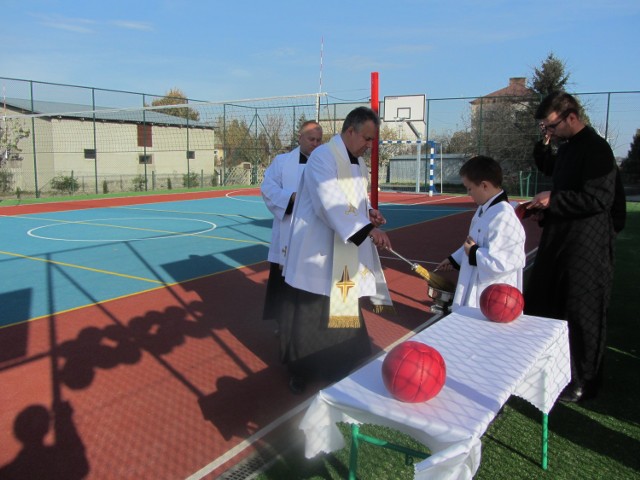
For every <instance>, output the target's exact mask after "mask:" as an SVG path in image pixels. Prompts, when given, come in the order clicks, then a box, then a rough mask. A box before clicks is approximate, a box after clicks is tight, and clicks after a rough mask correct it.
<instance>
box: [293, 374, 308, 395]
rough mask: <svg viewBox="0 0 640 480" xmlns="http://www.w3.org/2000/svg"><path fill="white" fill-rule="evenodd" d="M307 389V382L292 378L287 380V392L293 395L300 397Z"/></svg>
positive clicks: (302, 379) (299, 378)
mask: <svg viewBox="0 0 640 480" xmlns="http://www.w3.org/2000/svg"><path fill="white" fill-rule="evenodd" d="M306 387H307V382H306V381H305V380H304V378H302V377H296V376H292V377H291V378H290V379H289V390H291V393H294V394H295V395H300V394H301V393H302V392H304V389H305V388H306Z"/></svg>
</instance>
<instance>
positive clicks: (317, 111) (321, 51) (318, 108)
mask: <svg viewBox="0 0 640 480" xmlns="http://www.w3.org/2000/svg"><path fill="white" fill-rule="evenodd" d="M323 51H324V35H323V36H322V37H320V85H319V88H318V96H317V97H316V122H318V123H319V122H320V95H322V55H323Z"/></svg>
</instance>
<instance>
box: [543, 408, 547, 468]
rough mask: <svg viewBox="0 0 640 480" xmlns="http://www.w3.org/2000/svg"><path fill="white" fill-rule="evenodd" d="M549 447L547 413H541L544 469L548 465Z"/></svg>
mask: <svg viewBox="0 0 640 480" xmlns="http://www.w3.org/2000/svg"><path fill="white" fill-rule="evenodd" d="M548 448H549V415H548V414H546V413H543V414H542V469H543V470H546V469H547V465H548Z"/></svg>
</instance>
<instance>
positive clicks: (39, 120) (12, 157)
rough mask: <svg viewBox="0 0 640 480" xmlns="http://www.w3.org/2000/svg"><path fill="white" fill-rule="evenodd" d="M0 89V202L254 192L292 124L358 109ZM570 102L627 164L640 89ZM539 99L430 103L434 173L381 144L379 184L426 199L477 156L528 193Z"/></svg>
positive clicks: (284, 100) (293, 139) (307, 100)
mask: <svg viewBox="0 0 640 480" xmlns="http://www.w3.org/2000/svg"><path fill="white" fill-rule="evenodd" d="M0 82H1V83H2V87H3V99H2V101H3V116H2V122H1V123H0V154H1V155H2V156H1V158H0V161H1V166H0V195H2V196H5V197H9V196H16V195H17V196H24V197H27V196H51V195H63V194H64V195H67V194H71V193H75V194H78V193H81V194H107V193H113V192H133V191H145V190H172V189H183V188H207V187H211V186H216V185H256V186H257V185H259V184H260V183H261V181H262V178H263V174H264V170H265V168H266V167H267V166H268V164H269V162H270V161H271V159H272V158H273V157H274V156H275V155H276V154H278V153H281V152H284V151H287V150H290V149H291V148H293V147H294V146H295V145H296V143H297V130H298V128H299V126H300V124H301V123H302V122H304V121H305V120H311V119H318V120H319V121H320V122H321V124H322V126H323V129H324V134H325V139H328V138H329V137H330V136H332V135H333V134H335V133H338V132H339V131H340V129H341V127H342V122H343V120H344V118H345V117H346V115H347V113H348V112H349V111H351V110H352V109H353V108H355V107H356V106H360V105H366V103H362V102H352V103H345V102H341V103H332V102H329V100H328V98H329V97H328V96H327V95H325V94H309V95H297V96H288V97H273V98H264V99H252V100H239V101H227V102H205V101H201V100H192V99H188V100H187V99H177V100H180V102H179V104H177V105H164V104H162V103H163V102H162V100H167V99H166V98H164V97H162V96H157V95H149V94H144V93H135V92H126V91H117V90H106V89H98V88H89V87H81V86H72V85H61V84H53V83H46V82H36V81H28V80H21V79H11V78H1V77H0ZM578 97H579V98H580V100H581V101H582V103H583V105H584V107H585V111H586V112H587V114H588V116H589V119H590V122H591V124H592V125H593V126H594V127H595V128H596V129H597V130H598V131H599V132H600V133H601V134H602V135H603V136H605V137H606V138H607V139H608V140H609V142H610V143H611V145H612V147H613V148H614V151H615V152H616V154H617V156H619V157H623V156H626V153H627V151H628V147H629V145H630V143H631V141H632V139H633V135H634V133H635V132H636V129H637V128H638V127H639V126H640V125H638V123H640V92H608V93H591V94H579V95H578ZM537 102H539V98H536V97H478V98H446V99H428V100H427V105H426V107H427V108H426V118H425V123H424V124H422V125H420V126H419V129H418V130H421V131H423V132H424V134H423V135H422V139H421V141H422V142H426V141H430V142H432V143H434V144H435V152H434V154H435V155H434V157H435V162H434V164H435V165H434V168H433V170H431V169H430V167H429V163H430V162H429V159H428V153H429V151H428V149H427V148H423V149H422V150H421V159H420V160H418V157H417V150H418V147H417V144H415V143H414V144H404V145H386V144H384V142H383V143H381V145H380V156H379V168H378V173H379V185H380V186H381V187H382V188H389V189H404V190H413V189H416V190H418V191H427V189H428V185H429V179H430V175H431V174H434V177H433V179H434V183H435V185H436V191H443V192H457V191H460V182H459V179H458V178H457V169H458V168H459V164H460V162H461V161H463V160H464V159H465V158H468V156H470V155H472V154H477V153H481V154H486V155H490V156H493V157H494V158H496V159H497V160H498V161H500V163H501V164H502V166H503V170H504V171H505V179H506V183H507V185H508V188H509V190H510V191H511V192H513V193H518V194H522V195H530V194H532V193H534V192H535V191H536V190H537V189H538V188H539V187H540V185H541V183H542V182H543V181H544V179H541V178H539V177H538V176H537V173H536V172H535V169H534V168H533V161H532V157H531V151H532V145H533V143H534V142H535V141H536V140H537V139H538V138H539V131H538V129H537V127H536V123H535V122H534V120H533V118H532V115H531V112H532V109H534V108H535V106H536V104H537ZM173 103H176V102H173ZM383 111H384V104H383V103H381V112H383ZM389 127H390V128H389ZM399 127H401V126H400V125H397V124H391V125H390V126H383V128H382V129H381V133H380V139H381V141H385V140H390V139H396V140H405V139H408V140H416V139H415V136H413V134H412V133H411V131H410V130H408V129H403V128H399ZM412 136H413V138H411V137H412ZM389 137H391V138H389ZM403 137H406V138H403ZM419 141H420V140H419ZM411 159H414V160H413V161H412V160H411ZM399 169H402V172H403V173H402V174H400V173H399V172H400V170H399ZM412 169H413V174H412V173H411V170H412Z"/></svg>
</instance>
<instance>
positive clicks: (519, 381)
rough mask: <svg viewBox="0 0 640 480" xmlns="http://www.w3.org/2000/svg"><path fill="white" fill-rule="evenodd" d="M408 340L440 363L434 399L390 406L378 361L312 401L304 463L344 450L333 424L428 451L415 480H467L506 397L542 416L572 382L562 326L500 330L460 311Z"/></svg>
mask: <svg viewBox="0 0 640 480" xmlns="http://www.w3.org/2000/svg"><path fill="white" fill-rule="evenodd" d="M411 340H414V341H419V342H423V343H425V344H427V345H430V346H432V347H434V348H436V349H437V350H438V351H439V352H440V354H441V355H442V356H443V358H444V360H445V362H446V367H447V380H446V383H445V386H444V387H443V389H442V390H441V391H440V393H439V394H438V395H437V396H436V397H434V398H432V399H431V400H429V401H427V402H424V403H403V402H400V401H398V400H395V399H394V398H393V397H392V396H391V395H390V394H389V392H388V391H387V389H386V388H385V386H384V384H383V381H382V375H381V368H382V361H383V359H384V356H380V357H378V358H376V359H375V360H373V361H371V362H370V363H368V364H367V365H365V366H364V367H362V368H360V369H359V370H357V371H356V372H354V373H352V374H351V375H350V376H349V377H347V378H345V379H343V380H341V381H340V382H338V383H336V384H335V385H332V386H330V387H328V388H326V389H324V390H321V391H320V392H319V393H318V394H317V395H316V397H315V398H314V400H313V402H312V403H311V405H310V406H309V408H308V410H307V412H306V414H305V416H304V418H303V419H302V422H301V424H300V428H301V429H302V430H304V432H305V436H306V445H305V454H306V456H307V458H311V457H314V456H315V455H317V454H318V453H321V452H331V451H335V450H339V449H341V448H342V447H344V445H345V444H344V438H343V437H342V435H341V433H340V431H339V430H338V428H337V426H336V423H337V422H348V423H354V422H355V423H370V424H377V425H385V426H389V427H392V428H395V429H397V430H399V431H401V432H404V433H406V434H408V435H411V436H412V437H413V438H415V439H416V440H418V441H419V442H421V443H423V444H424V445H425V446H427V447H428V448H429V450H430V451H431V452H432V455H431V456H430V457H429V458H427V459H426V460H423V461H422V462H420V463H418V464H416V475H415V478H417V479H422V478H429V479H440V478H442V479H444V478H447V479H451V478H456V479H457V478H471V477H472V476H473V474H474V473H475V472H476V470H477V469H478V467H479V465H480V445H481V443H480V437H481V436H482V435H483V434H484V432H485V430H486V429H487V427H488V426H489V423H490V422H491V421H492V420H493V418H494V417H495V416H496V414H497V413H498V411H499V410H500V408H501V407H502V406H503V405H504V403H505V402H506V401H507V400H508V398H509V396H511V395H517V396H519V397H522V398H524V399H525V400H527V401H529V402H530V403H531V404H533V405H534V406H535V407H536V408H538V409H539V410H540V411H542V412H544V413H549V411H550V410H551V408H552V407H553V404H554V403H555V401H556V399H557V397H558V395H559V394H560V392H561V391H562V389H563V388H564V387H565V386H566V385H567V383H569V380H570V377H571V371H570V364H569V343H568V330H567V323H566V322H564V321H560V320H552V319H549V318H541V317H532V316H527V315H522V316H520V317H519V318H518V319H516V320H515V321H513V322H511V323H506V324H501V323H494V322H490V321H488V320H486V319H485V318H484V316H483V315H482V313H481V312H480V310H479V309H474V308H461V309H459V310H457V311H456V312H455V313H451V314H449V315H448V316H446V317H444V318H443V319H442V320H440V321H439V322H437V323H436V324H434V325H432V326H431V327H429V328H427V329H426V330H423V331H422V332H420V333H418V334H416V335H415V336H413V337H412V338H411Z"/></svg>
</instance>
